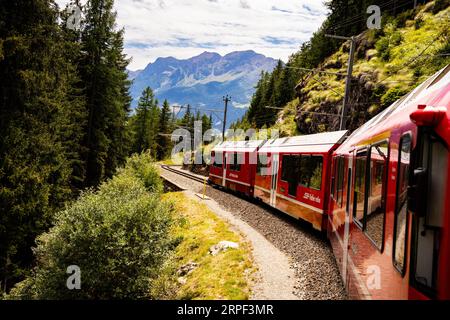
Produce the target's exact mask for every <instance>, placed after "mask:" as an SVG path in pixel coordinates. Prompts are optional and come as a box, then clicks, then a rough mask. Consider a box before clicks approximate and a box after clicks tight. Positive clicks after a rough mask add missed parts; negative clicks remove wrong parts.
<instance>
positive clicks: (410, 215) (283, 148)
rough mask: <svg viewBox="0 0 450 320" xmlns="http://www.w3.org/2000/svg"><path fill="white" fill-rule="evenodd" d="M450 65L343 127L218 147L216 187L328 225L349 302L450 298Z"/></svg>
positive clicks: (317, 225) (212, 180)
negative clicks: (361, 121)
mask: <svg viewBox="0 0 450 320" xmlns="http://www.w3.org/2000/svg"><path fill="white" fill-rule="evenodd" d="M449 150H450V66H447V67H445V68H444V69H442V70H440V71H439V72H437V73H436V74H435V75H433V76H432V77H430V78H429V79H428V80H427V81H425V82H424V83H422V84H421V85H420V86H418V87H417V88H416V89H415V90H413V91H412V92H410V93H409V94H408V95H406V96H404V97H403V98H401V99H400V100H398V101H397V102H395V103H394V104H393V105H391V106H390V107H389V108H387V109H386V110H384V111H383V112H381V113H380V114H379V115H377V116H375V117H374V118H373V119H371V120H370V121H369V122H367V123H366V124H365V125H363V126H362V127H360V128H359V129H357V130H356V131H354V132H353V133H352V134H351V135H350V136H348V135H347V132H346V131H338V132H328V133H321V134H315V135H308V136H299V137H289V138H282V139H275V140H267V141H240V142H224V143H222V144H220V145H218V146H216V148H215V149H214V150H213V152H212V160H213V164H212V165H211V167H210V177H209V181H210V183H211V184H215V185H220V186H223V187H225V188H228V189H231V190H235V191H239V192H242V193H244V194H247V195H248V196H251V197H255V198H257V199H260V200H261V201H263V202H265V203H267V204H269V205H271V206H273V207H275V208H277V209H279V210H281V211H283V212H285V213H287V214H289V215H291V216H293V217H296V218H299V219H303V220H306V221H309V222H310V223H311V224H312V226H313V227H314V228H315V229H318V230H322V231H326V232H327V235H328V238H329V239H330V242H331V245H332V248H333V252H334V254H335V256H336V261H337V264H338V266H339V269H340V272H341V276H342V279H343V282H344V284H345V287H346V289H347V292H348V294H349V297H350V298H353V299H357V298H359V299H446V300H448V299H450V267H449V266H450V161H449Z"/></svg>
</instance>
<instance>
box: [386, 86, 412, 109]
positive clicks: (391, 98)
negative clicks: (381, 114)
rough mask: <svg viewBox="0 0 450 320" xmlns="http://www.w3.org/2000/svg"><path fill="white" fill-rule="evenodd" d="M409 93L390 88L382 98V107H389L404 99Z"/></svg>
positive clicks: (397, 88)
mask: <svg viewBox="0 0 450 320" xmlns="http://www.w3.org/2000/svg"><path fill="white" fill-rule="evenodd" d="M407 92H408V91H407V90H404V89H401V88H399V87H394V88H390V89H389V90H388V91H387V92H386V93H385V94H384V95H383V96H382V97H381V106H382V107H383V109H384V108H387V107H389V106H390V105H391V104H393V103H394V102H395V101H397V100H398V99H400V98H401V97H403V96H404V95H405V94H406V93H407Z"/></svg>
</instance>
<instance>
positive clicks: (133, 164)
mask: <svg viewBox="0 0 450 320" xmlns="http://www.w3.org/2000/svg"><path fill="white" fill-rule="evenodd" d="M119 172H121V173H124V174H128V175H133V176H135V177H137V178H139V179H140V180H142V182H143V183H144V185H145V188H146V189H147V190H148V191H150V192H153V193H161V192H163V190H164V186H163V183H162V180H161V178H160V176H159V173H158V170H157V169H156V167H155V165H154V163H153V161H152V157H151V155H150V153H149V152H145V153H142V154H140V155H138V154H134V155H133V156H131V157H130V158H128V160H127V163H126V165H125V168H124V169H122V170H119Z"/></svg>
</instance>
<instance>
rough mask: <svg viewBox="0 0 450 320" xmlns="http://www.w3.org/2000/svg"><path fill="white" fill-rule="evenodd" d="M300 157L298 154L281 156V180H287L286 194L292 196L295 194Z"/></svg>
mask: <svg viewBox="0 0 450 320" xmlns="http://www.w3.org/2000/svg"><path fill="white" fill-rule="evenodd" d="M300 159H301V157H300V156H299V155H289V156H283V163H282V171H281V180H283V181H286V182H288V194H289V195H291V196H294V197H295V196H297V186H298V178H299V173H300V171H299V170H300Z"/></svg>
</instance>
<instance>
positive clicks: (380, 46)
mask: <svg viewBox="0 0 450 320" xmlns="http://www.w3.org/2000/svg"><path fill="white" fill-rule="evenodd" d="M375 49H377V51H378V55H379V57H380V58H381V59H382V60H383V61H389V58H390V48H389V37H387V36H385V37H383V38H381V39H380V40H378V41H377V43H376V44H375Z"/></svg>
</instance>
